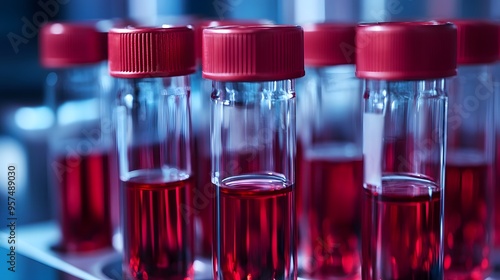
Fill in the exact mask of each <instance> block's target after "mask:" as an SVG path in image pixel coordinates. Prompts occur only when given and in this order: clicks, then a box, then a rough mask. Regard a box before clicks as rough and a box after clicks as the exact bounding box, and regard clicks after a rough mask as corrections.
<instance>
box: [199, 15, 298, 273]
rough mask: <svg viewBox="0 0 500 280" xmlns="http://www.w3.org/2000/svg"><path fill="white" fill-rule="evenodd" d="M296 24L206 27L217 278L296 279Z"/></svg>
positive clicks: (204, 61)
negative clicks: (214, 194) (210, 90)
mask: <svg viewBox="0 0 500 280" xmlns="http://www.w3.org/2000/svg"><path fill="white" fill-rule="evenodd" d="M303 44H304V42H303V31H302V28H300V27H298V26H285V25H264V26H239V27H238V26H232V27H213V28H207V29H205V30H204V33H203V58H202V73H203V77H204V78H205V79H209V80H211V81H212V92H211V110H212V118H211V146H212V149H211V150H212V183H213V184H214V187H215V190H216V201H215V205H216V208H215V224H214V228H215V231H214V236H215V238H214V245H213V248H214V251H213V265H214V276H213V278H214V279H296V278H297V247H296V238H297V237H296V231H297V225H296V217H295V198H294V192H295V187H294V185H295V149H296V135H295V133H296V132H295V110H296V104H295V81H294V79H296V78H299V77H302V76H303V75H304V53H303V49H304V46H303Z"/></svg>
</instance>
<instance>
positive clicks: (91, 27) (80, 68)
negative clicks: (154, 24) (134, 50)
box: [39, 23, 113, 252]
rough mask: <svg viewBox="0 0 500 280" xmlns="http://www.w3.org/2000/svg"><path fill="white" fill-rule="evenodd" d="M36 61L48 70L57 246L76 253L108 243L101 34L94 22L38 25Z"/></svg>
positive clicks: (108, 139) (108, 141)
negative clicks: (58, 240)
mask: <svg viewBox="0 0 500 280" xmlns="http://www.w3.org/2000/svg"><path fill="white" fill-rule="evenodd" d="M39 36H40V60H41V64H42V66H43V67H45V68H50V69H53V71H52V72H50V73H49V74H48V76H47V79H46V85H45V98H46V104H47V105H48V106H49V107H50V108H52V110H53V112H54V116H55V124H54V127H53V128H52V131H51V132H50V136H49V140H48V141H49V154H50V155H49V157H48V169H49V174H50V177H51V182H52V185H53V191H54V192H53V197H54V198H55V199H56V203H57V205H58V209H57V214H58V216H59V222H60V227H61V242H60V244H59V245H57V246H56V247H57V249H58V250H61V251H64V252H80V251H90V250H96V249H101V248H105V247H108V246H110V245H111V235H112V233H111V231H112V229H111V228H112V224H111V215H110V207H109V204H110V186H111V185H112V178H111V176H112V174H111V173H110V164H111V160H110V153H111V151H112V137H113V135H112V123H111V119H110V117H109V114H108V113H107V110H108V108H109V107H110V104H109V103H107V102H108V101H107V99H106V97H105V96H106V94H108V93H106V92H105V91H104V87H103V82H104V80H103V71H102V69H103V67H104V66H103V63H105V62H104V61H105V60H106V58H107V53H106V48H105V45H106V40H105V39H106V37H105V36H104V35H103V34H102V33H101V32H99V31H98V29H97V28H96V26H95V24H94V23H51V24H46V25H44V26H43V27H42V28H41V30H40V35H39Z"/></svg>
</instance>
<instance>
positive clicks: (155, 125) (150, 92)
mask: <svg viewBox="0 0 500 280" xmlns="http://www.w3.org/2000/svg"><path fill="white" fill-rule="evenodd" d="M108 40H109V71H110V74H111V75H112V76H113V77H116V78H118V79H117V84H118V86H117V99H116V106H115V116H116V140H117V147H118V162H119V164H118V165H119V174H120V184H121V186H120V192H121V200H120V202H121V206H122V213H121V216H122V227H123V231H122V232H123V265H122V266H123V275H124V277H125V278H126V279H136V280H146V279H194V267H193V264H194V222H193V217H194V215H195V209H194V208H193V205H194V193H193V190H194V178H193V175H194V174H193V172H192V169H191V166H192V162H191V161H192V158H191V155H192V154H191V149H192V143H191V120H190V107H189V105H190V101H189V95H190V82H189V76H188V75H189V74H192V73H193V72H194V70H195V59H194V32H193V30H192V29H191V28H190V27H185V26H184V27H183V26H177V27H175V26H168V27H161V28H160V27H159V28H135V27H128V28H122V29H112V30H111V31H110V32H109V36H108Z"/></svg>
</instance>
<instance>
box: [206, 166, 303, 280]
mask: <svg viewBox="0 0 500 280" xmlns="http://www.w3.org/2000/svg"><path fill="white" fill-rule="evenodd" d="M238 177H239V178H236V177H233V178H232V179H230V180H227V179H226V180H225V182H223V184H222V185H221V186H220V187H219V195H220V197H219V199H220V200H219V203H220V204H219V208H218V211H219V212H218V216H219V217H220V219H219V220H218V229H219V232H218V237H219V242H220V244H219V251H218V252H217V251H216V255H215V257H214V262H217V261H218V262H219V265H215V266H216V271H215V272H214V278H217V277H219V278H217V279H235V280H237V279H253V280H257V279H262V280H268V279H296V277H297V276H296V249H295V248H296V244H295V242H296V240H295V216H294V203H293V199H294V198H293V192H292V189H293V186H292V185H288V186H287V185H284V184H283V182H281V180H277V179H274V178H275V177H274V176H273V177H271V176H259V175H255V176H252V175H249V176H238ZM217 269H220V271H217ZM217 275H218V276H217Z"/></svg>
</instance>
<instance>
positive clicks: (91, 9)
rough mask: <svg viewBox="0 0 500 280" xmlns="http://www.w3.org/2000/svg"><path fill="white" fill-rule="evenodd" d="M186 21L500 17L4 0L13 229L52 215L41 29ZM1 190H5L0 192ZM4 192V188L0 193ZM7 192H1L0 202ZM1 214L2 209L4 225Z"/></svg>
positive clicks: (355, 8) (157, 1) (2, 103)
mask: <svg viewBox="0 0 500 280" xmlns="http://www.w3.org/2000/svg"><path fill="white" fill-rule="evenodd" d="M183 16H194V17H197V18H210V19H269V20H272V21H274V22H276V23H287V24H303V23H310V22H323V21H344V22H374V21H395V20H419V19H436V18H476V19H492V20H497V19H498V18H500V1H496V0H169V1H161V0H39V1H28V0H18V1H5V2H4V3H3V8H2V9H0V20H1V21H2V23H1V24H0V29H1V34H3V39H2V40H1V44H0V56H1V59H0V61H1V63H0V65H1V67H0V81H1V95H0V114H1V118H0V120H1V121H0V185H1V186H6V182H7V178H6V175H7V165H9V164H15V165H16V170H17V193H16V197H17V198H16V199H17V201H18V206H19V208H18V209H17V214H18V216H19V219H18V224H19V225H22V224H28V223H33V222H37V221H43V220H47V219H50V218H51V213H52V209H53V207H52V205H51V198H50V197H51V196H50V189H51V188H50V187H49V186H48V178H47V160H46V156H47V155H46V153H47V152H46V151H47V149H46V141H45V139H46V135H45V134H46V133H47V131H48V128H49V127H50V126H51V124H52V122H53V116H52V115H51V112H50V111H49V110H48V109H47V108H45V107H44V106H43V104H44V95H43V84H44V79H45V77H46V75H47V72H46V71H47V70H44V69H42V68H41V67H40V65H39V60H38V30H39V28H40V27H39V26H40V25H41V24H43V23H45V22H47V21H61V20H64V21H69V20H90V19H111V18H131V19H137V20H141V21H143V22H157V20H158V19H162V21H164V22H165V23H168V21H169V20H170V19H171V20H172V22H174V21H176V20H179V18H181V17H183ZM2 189H3V188H2ZM5 189H6V188H5ZM6 195H7V192H6V191H2V192H1V193H0V200H2V201H5V200H4V199H3V197H4V196H6ZM5 215H6V211H0V219H2V220H4V219H5Z"/></svg>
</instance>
